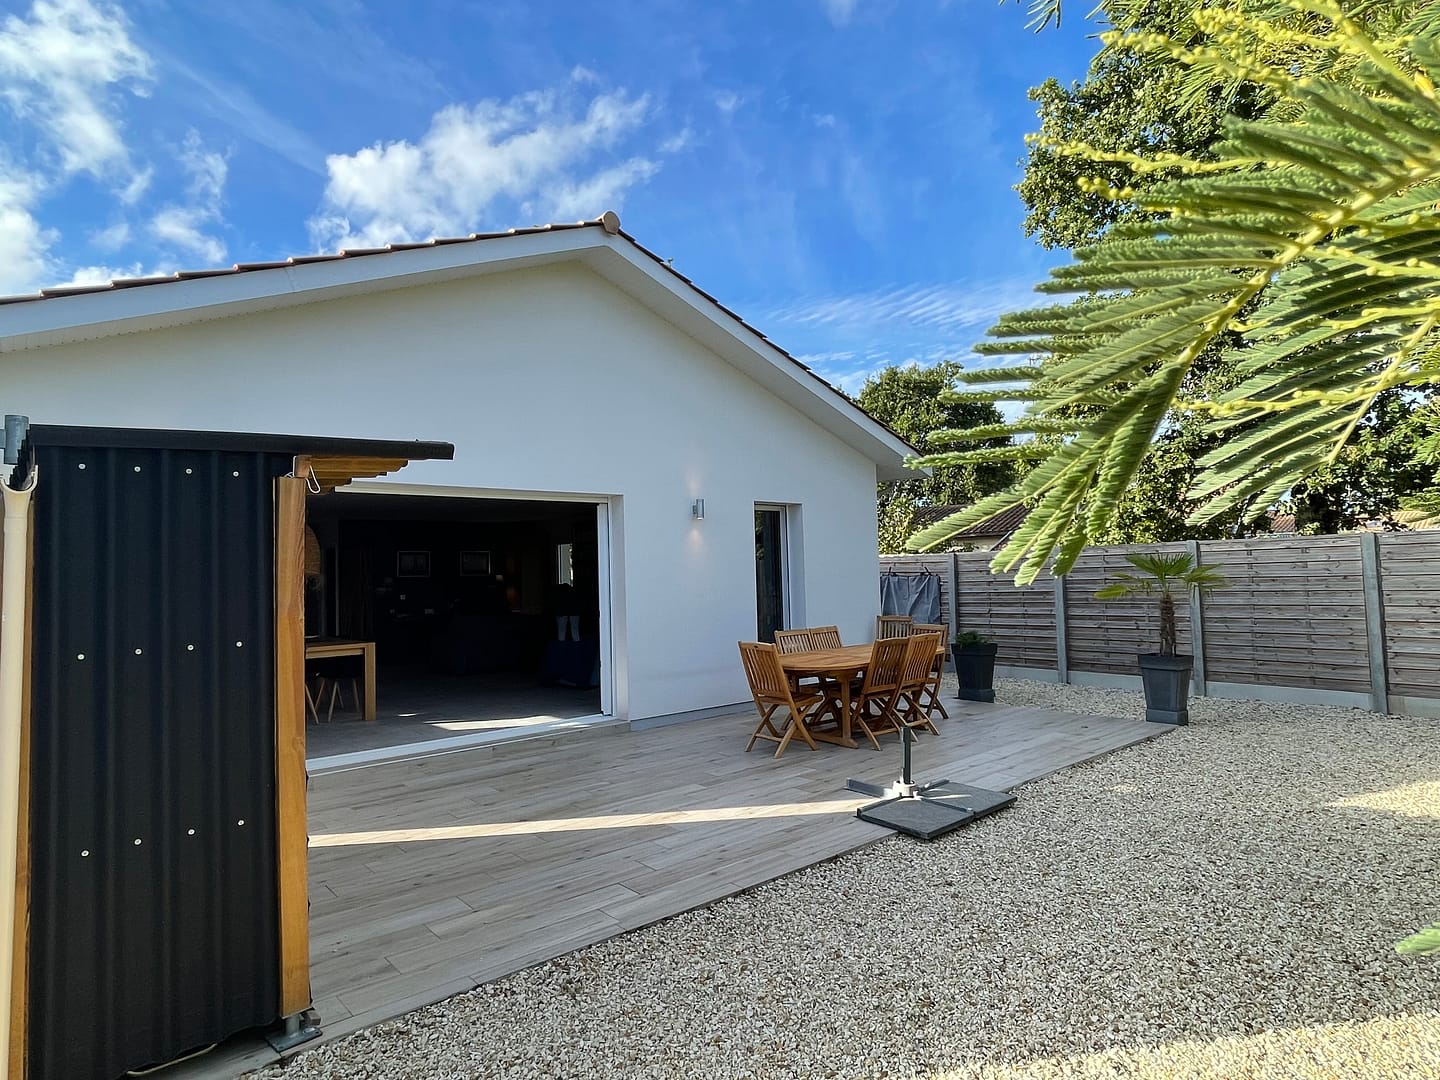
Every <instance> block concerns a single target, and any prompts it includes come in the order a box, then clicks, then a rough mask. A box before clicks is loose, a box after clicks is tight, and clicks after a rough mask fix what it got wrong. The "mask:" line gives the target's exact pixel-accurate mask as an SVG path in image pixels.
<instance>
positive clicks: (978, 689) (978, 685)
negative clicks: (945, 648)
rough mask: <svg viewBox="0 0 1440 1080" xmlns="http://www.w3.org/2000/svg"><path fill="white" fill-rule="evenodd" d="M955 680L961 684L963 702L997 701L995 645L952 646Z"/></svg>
mask: <svg viewBox="0 0 1440 1080" xmlns="http://www.w3.org/2000/svg"><path fill="white" fill-rule="evenodd" d="M950 655H951V656H953V657H954V658H955V678H956V679H958V680H959V682H960V693H959V694H957V695H956V696H957V697H959V698H960V700H961V701H994V700H995V643H994V642H993V641H991V642H988V643H986V644H984V645H951V646H950Z"/></svg>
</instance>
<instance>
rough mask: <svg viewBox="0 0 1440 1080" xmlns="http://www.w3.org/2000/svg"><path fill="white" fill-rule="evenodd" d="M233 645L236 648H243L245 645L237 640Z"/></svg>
mask: <svg viewBox="0 0 1440 1080" xmlns="http://www.w3.org/2000/svg"><path fill="white" fill-rule="evenodd" d="M235 647H236V648H237V649H243V648H244V647H245V642H243V641H237V642H235Z"/></svg>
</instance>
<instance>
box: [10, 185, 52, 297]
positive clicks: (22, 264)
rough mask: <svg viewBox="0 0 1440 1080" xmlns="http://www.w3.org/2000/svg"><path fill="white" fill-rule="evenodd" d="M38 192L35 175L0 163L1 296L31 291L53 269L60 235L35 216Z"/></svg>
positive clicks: (38, 187) (38, 186)
mask: <svg viewBox="0 0 1440 1080" xmlns="http://www.w3.org/2000/svg"><path fill="white" fill-rule="evenodd" d="M39 194H40V185H39V182H38V181H37V180H36V179H35V177H33V176H31V175H29V174H27V173H25V172H23V171H21V170H18V169H12V168H8V167H6V166H5V165H4V164H3V162H0V295H6V296H10V295H16V294H19V293H24V292H32V291H34V289H35V288H36V287H37V286H38V284H39V282H41V281H43V280H45V277H46V275H47V274H48V273H49V272H50V259H49V251H50V245H51V244H53V243H54V242H55V239H56V235H57V234H56V233H55V232H54V231H53V230H50V229H46V228H44V227H42V226H41V224H40V222H39V221H38V220H37V219H36V217H35V214H34V207H35V202H36V200H37V199H38V197H39Z"/></svg>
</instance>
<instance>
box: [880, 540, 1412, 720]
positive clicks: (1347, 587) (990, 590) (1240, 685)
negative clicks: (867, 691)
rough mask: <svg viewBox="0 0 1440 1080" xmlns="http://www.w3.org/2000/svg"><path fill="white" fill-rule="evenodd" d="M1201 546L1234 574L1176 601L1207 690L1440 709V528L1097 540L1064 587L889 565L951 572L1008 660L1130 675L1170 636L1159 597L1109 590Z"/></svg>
mask: <svg viewBox="0 0 1440 1080" xmlns="http://www.w3.org/2000/svg"><path fill="white" fill-rule="evenodd" d="M1187 548H1188V549H1189V550H1191V551H1193V552H1195V553H1196V554H1197V555H1198V557H1199V559H1200V562H1201V563H1202V564H1204V565H1207V566H1213V567H1215V568H1216V569H1218V570H1220V571H1221V572H1222V573H1223V574H1224V575H1225V576H1226V577H1227V578H1228V579H1229V581H1230V585H1229V587H1227V588H1224V589H1219V590H1216V591H1214V592H1212V593H1210V594H1209V595H1207V596H1206V597H1204V598H1203V599H1201V598H1197V597H1191V598H1189V600H1188V602H1187V601H1186V600H1185V599H1183V598H1182V599H1180V600H1179V602H1177V604H1176V617H1177V620H1176V621H1177V631H1178V633H1177V638H1178V643H1179V648H1180V651H1181V652H1190V653H1194V654H1197V656H1196V685H1195V691H1196V693H1201V694H1204V693H1209V694H1218V695H1220V696H1227V697H1236V696H1258V697H1265V698H1269V699H1273V700H1277V701H1286V700H1290V701H1320V702H1324V701H1329V702H1334V703H1337V704H1352V705H1357V704H1358V705H1364V704H1367V703H1368V704H1369V705H1370V707H1371V708H1376V709H1387V708H1388V709H1390V710H1392V711H1397V712H1412V713H1415V714H1417V715H1427V716H1431V715H1433V716H1437V717H1440V530H1433V531H1426V532H1418V533H1386V534H1378V535H1377V534H1362V533H1351V534H1344V535H1340V536H1277V537H1263V538H1256V539H1246V540H1226V541H1203V542H1200V543H1190V544H1188V545H1187V544H1184V543H1180V544H1159V545H1152V546H1148V547H1096V548H1091V549H1089V550H1087V551H1086V552H1085V553H1084V554H1082V555H1081V557H1080V559H1079V560H1078V561H1077V562H1076V564H1075V566H1074V567H1073V568H1072V569H1071V571H1070V573H1069V574H1068V575H1066V577H1065V579H1064V581H1063V582H1062V583H1060V584H1059V585H1058V586H1057V583H1056V582H1055V580H1054V579H1053V578H1051V577H1050V576H1049V575H1048V574H1047V575H1044V576H1042V578H1041V579H1039V580H1038V581H1037V582H1036V583H1035V584H1033V585H1029V586H1025V587H1023V588H1016V587H1015V585H1014V583H1013V579H1012V578H1011V577H1010V576H1009V575H1003V574H992V573H991V572H990V565H989V564H990V559H991V557H992V553H990V552H983V551H978V552H965V553H960V554H953V555H938V556H937V555H929V556H923V557H922V556H899V557H887V558H884V559H882V560H881V567H882V570H883V569H884V568H886V567H890V566H904V567H905V568H906V569H908V570H912V571H913V572H929V573H935V574H937V575H938V576H939V577H940V579H941V583H942V585H941V588H942V593H943V595H944V604H945V611H946V620H947V622H950V623H951V625H952V626H953V627H955V628H956V629H958V630H977V631H979V632H981V633H983V634H986V635H987V636H989V637H991V638H993V639H994V640H995V641H996V642H997V643H998V644H999V657H998V662H999V664H1000V665H1001V666H1002V667H1009V668H1022V669H1031V670H1035V671H1036V673H1037V674H1040V673H1042V672H1043V673H1046V674H1045V677H1048V678H1052V679H1053V678H1059V679H1060V680H1062V681H1067V682H1069V681H1084V682H1092V683H1093V682H1101V683H1112V682H1113V683H1116V684H1125V685H1129V680H1132V679H1134V678H1135V675H1136V665H1135V654H1136V653H1140V652H1154V651H1156V650H1157V649H1158V647H1159V634H1158V614H1157V609H1158V602H1157V601H1156V600H1155V599H1154V598H1147V597H1136V598H1129V599H1125V600H1115V601H1103V600H1096V599H1095V592H1096V590H1097V589H1099V588H1100V587H1101V586H1102V585H1104V584H1106V583H1108V582H1109V581H1111V580H1113V577H1114V575H1115V574H1117V573H1120V572H1126V571H1129V570H1131V567H1130V564H1129V563H1128V562H1127V561H1126V560H1125V556H1126V555H1127V554H1129V553H1133V552H1136V551H1164V552H1175V551H1185V550H1187ZM952 612H953V616H952V614H951V613H952ZM1192 613H1195V614H1198V616H1199V619H1200V622H1199V624H1198V625H1199V629H1200V631H1201V632H1200V633H1199V634H1192V627H1191V618H1192ZM1196 639H1198V641H1199V642H1200V645H1199V647H1198V648H1197V647H1195V645H1194V644H1193V642H1194V641H1195V640H1196Z"/></svg>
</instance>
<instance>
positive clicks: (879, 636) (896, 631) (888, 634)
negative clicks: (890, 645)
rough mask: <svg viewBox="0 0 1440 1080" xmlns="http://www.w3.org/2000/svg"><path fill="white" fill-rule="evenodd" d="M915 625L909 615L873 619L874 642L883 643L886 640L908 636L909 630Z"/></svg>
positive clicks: (883, 616) (881, 616)
mask: <svg viewBox="0 0 1440 1080" xmlns="http://www.w3.org/2000/svg"><path fill="white" fill-rule="evenodd" d="M914 625H915V620H914V619H912V618H911V617H910V616H909V615H880V616H877V617H876V619H875V640H876V641H884V640H886V639H887V638H901V637H909V636H910V628H911V627H912V626H914Z"/></svg>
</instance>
